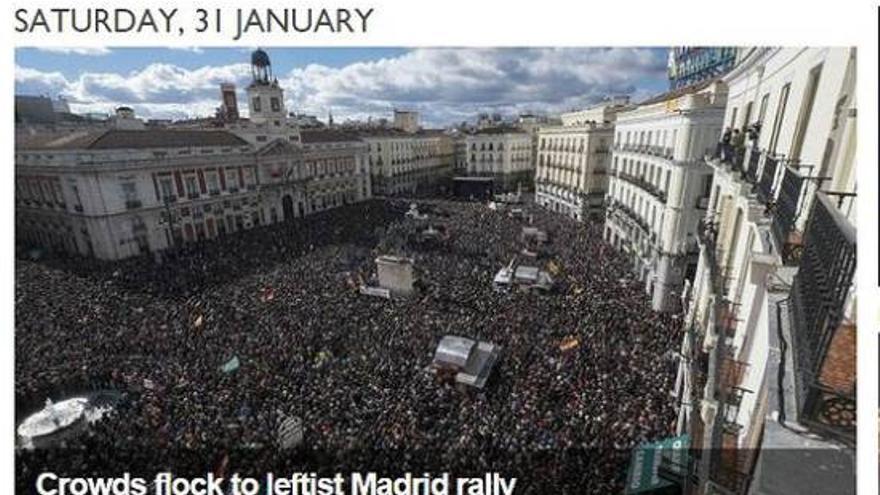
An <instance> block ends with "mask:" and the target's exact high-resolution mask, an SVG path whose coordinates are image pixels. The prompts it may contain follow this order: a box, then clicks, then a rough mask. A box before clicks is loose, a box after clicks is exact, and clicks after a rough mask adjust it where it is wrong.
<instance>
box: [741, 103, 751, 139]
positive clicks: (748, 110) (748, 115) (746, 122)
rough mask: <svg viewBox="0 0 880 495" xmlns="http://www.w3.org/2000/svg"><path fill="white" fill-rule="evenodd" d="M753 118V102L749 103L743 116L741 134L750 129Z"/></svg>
mask: <svg viewBox="0 0 880 495" xmlns="http://www.w3.org/2000/svg"><path fill="white" fill-rule="evenodd" d="M751 118H752V102H749V103H748V104H747V105H746V112H745V114H744V115H743V123H742V126H741V132H746V129H748V127H749V120H750V119H751Z"/></svg>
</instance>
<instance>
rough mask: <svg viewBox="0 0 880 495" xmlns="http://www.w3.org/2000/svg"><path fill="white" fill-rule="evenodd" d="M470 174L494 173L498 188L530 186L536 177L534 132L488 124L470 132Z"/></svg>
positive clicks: (467, 151) (468, 160)
mask: <svg viewBox="0 0 880 495" xmlns="http://www.w3.org/2000/svg"><path fill="white" fill-rule="evenodd" d="M465 149H466V153H467V175H470V176H476V177H491V178H493V179H494V180H495V184H496V190H513V189H516V188H517V187H518V186H522V187H528V186H529V185H530V184H532V183H533V181H534V173H535V163H534V161H533V159H532V156H533V155H532V136H531V135H530V134H529V133H528V132H526V131H524V130H522V129H519V128H516V127H509V126H498V127H485V128H482V129H479V130H477V131H474V132H472V133H470V134H467V135H466V137H465Z"/></svg>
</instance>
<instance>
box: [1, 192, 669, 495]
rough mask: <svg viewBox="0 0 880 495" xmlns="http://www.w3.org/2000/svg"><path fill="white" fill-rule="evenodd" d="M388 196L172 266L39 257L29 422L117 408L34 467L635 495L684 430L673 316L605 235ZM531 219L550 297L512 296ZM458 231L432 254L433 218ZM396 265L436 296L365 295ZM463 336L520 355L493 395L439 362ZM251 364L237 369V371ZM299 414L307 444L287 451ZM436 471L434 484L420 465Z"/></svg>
mask: <svg viewBox="0 0 880 495" xmlns="http://www.w3.org/2000/svg"><path fill="white" fill-rule="evenodd" d="M419 205H420V208H421V209H422V211H423V212H425V213H427V215H428V219H427V220H419V219H413V218H408V217H407V216H405V215H404V211H406V209H407V207H408V203H407V202H405V201H380V200H374V201H370V202H367V203H361V204H357V205H350V206H345V207H340V208H337V209H334V210H331V211H327V212H324V213H320V214H316V215H313V216H310V217H308V218H306V219H302V220H297V221H294V222H291V223H287V224H283V225H273V226H266V227H260V228H257V229H254V230H251V231H248V232H243V233H239V234H236V235H232V236H228V237H227V238H225V239H222V240H214V241H207V242H206V243H205V244H202V245H192V246H190V247H188V248H186V249H181V250H180V251H178V252H176V253H174V254H173V255H169V256H165V257H163V259H162V260H161V262H158V261H156V260H155V259H154V258H152V257H149V258H139V259H131V260H125V261H121V262H116V263H106V262H97V261H89V260H84V259H63V258H50V259H44V260H40V261H39V262H34V261H30V260H24V259H20V260H18V261H17V263H16V274H15V283H16V288H15V297H16V303H15V316H16V324H15V325H16V328H15V332H16V334H15V335H16V339H15V346H16V363H15V378H16V383H15V395H16V404H17V406H16V407H17V414H18V415H19V419H21V416H22V415H24V414H27V413H29V412H33V410H34V409H35V408H39V407H40V406H41V405H42V403H43V402H44V401H45V399H46V398H52V399H53V400H58V399H63V398H66V397H70V396H71V395H76V394H80V393H87V392H88V391H93V390H113V391H117V392H119V393H120V396H121V399H120V400H119V402H118V404H117V406H116V407H115V409H114V411H113V412H112V413H110V414H107V415H105V417H104V418H103V419H102V420H100V421H99V422H97V423H95V424H93V425H91V426H90V427H89V428H87V429H86V430H85V431H84V433H83V434H81V435H78V436H76V437H74V438H71V439H65V441H64V442H63V445H59V446H58V448H56V449H38V450H27V449H18V450H17V466H18V467H17V470H18V474H19V476H18V483H19V486H20V487H22V488H23V487H24V485H25V484H27V483H30V482H31V481H32V480H33V477H34V476H35V474H36V473H39V472H42V471H44V470H46V469H49V468H51V469H52V470H53V471H55V472H56V473H59V474H62V473H68V474H78V475H83V474H96V473H97V474H107V473H111V474H113V473H115V474H119V473H122V472H126V471H129V472H136V471H138V470H140V471H142V472H143V473H144V474H145V475H149V473H155V472H159V471H173V472H175V473H181V474H186V473H193V474H199V473H204V472H206V471H218V470H219V471H220V472H221V473H228V472H242V473H248V472H252V473H253V474H254V475H256V474H259V473H264V472H266V471H269V470H272V471H275V472H278V473H288V474H289V473H291V472H294V471H299V470H302V469H308V470H311V471H316V472H321V471H326V472H331V473H332V472H336V471H341V470H349V471H350V470H359V471H363V470H366V469H365V468H369V470H378V471H383V472H388V473H392V474H394V473H396V474H398V475H399V474H402V473H403V472H406V471H415V470H424V471H431V472H440V471H449V472H452V473H453V474H456V473H458V472H462V473H465V472H466V473H483V472H487V471H491V472H499V473H501V474H502V475H507V476H517V475H518V476H519V477H520V480H519V482H518V485H517V493H547V492H548V490H555V493H569V492H572V491H577V492H578V493H619V492H620V491H621V490H622V488H623V483H624V478H625V474H626V470H627V466H628V464H629V459H630V456H631V453H632V449H633V448H634V447H636V446H638V445H639V444H641V443H643V442H647V441H653V440H659V439H661V438H664V437H668V436H671V435H673V434H674V424H675V405H676V399H675V398H674V397H673V396H672V394H671V391H672V389H673V386H674V381H675V369H676V366H677V365H676V362H677V361H676V353H677V351H678V348H679V345H680V342H681V328H680V323H679V321H678V320H677V317H676V316H675V315H669V314H660V313H655V312H652V311H651V310H650V305H649V304H648V301H647V299H646V296H645V293H644V290H643V286H642V284H641V283H640V282H638V281H637V280H635V279H633V278H632V275H631V270H630V266H629V265H628V262H627V260H626V259H625V258H624V257H623V256H622V255H620V254H619V253H617V252H615V251H614V250H613V249H612V248H611V247H610V246H608V245H607V244H606V243H605V242H604V241H603V240H602V233H601V228H602V227H601V224H599V223H590V222H587V223H583V224H580V223H575V222H573V221H572V220H570V219H568V218H564V217H561V216H555V215H553V214H551V213H548V212H544V211H542V210H540V209H537V208H536V207H533V206H532V205H526V206H525V207H524V208H525V210H526V215H525V216H526V218H528V219H519V218H513V217H512V216H510V215H508V214H507V212H505V211H503V210H498V211H495V210H491V209H489V208H487V207H486V205H485V204H480V203H459V202H449V201H442V200H432V201H422V200H420V201H419ZM529 221H531V222H532V223H533V225H535V226H537V227H538V228H540V229H542V230H544V231H545V232H547V233H548V234H549V236H550V242H549V243H548V244H547V245H546V246H545V247H544V248H543V251H544V252H543V253H542V257H541V258H539V260H538V262H539V263H541V265H542V266H543V267H545V268H546V269H548V271H551V272H552V273H553V275H554V278H555V279H556V282H557V284H556V285H557V287H556V290H554V291H553V292H551V293H549V294H538V293H531V292H518V291H513V292H509V293H501V292H496V291H494V290H493V287H492V279H493V275H494V274H495V272H496V271H497V270H498V269H499V268H501V267H502V266H504V265H506V264H507V263H508V262H509V261H510V260H511V258H512V257H513V256H515V255H517V254H518V253H520V251H521V250H522V243H521V240H520V232H521V228H522V226H523V225H524V224H526V223H528V222H529ZM429 223H430V224H432V225H434V226H435V227H438V229H437V230H438V231H439V232H441V233H442V236H440V237H439V239H437V240H435V241H434V242H431V243H424V242H420V239H419V237H418V234H419V232H420V231H421V229H423V228H424V227H425V225H427V224H429ZM380 254H403V255H407V256H410V257H411V258H413V260H414V263H415V270H416V274H417V277H418V284H417V285H418V291H417V294H416V295H415V296H413V297H410V298H406V299H392V300H385V299H381V298H374V297H369V296H365V295H361V294H360V293H359V291H358V290H357V289H358V285H359V284H360V283H364V282H367V283H369V280H370V279H371V278H372V277H374V276H375V263H374V260H375V258H376V257H377V256H378V255H380ZM444 335H460V336H464V337H470V338H474V339H478V340H483V341H489V342H492V343H495V344H497V345H499V346H501V349H502V350H501V357H500V359H499V361H498V363H497V365H496V368H495V369H494V371H493V376H492V377H491V378H490V381H489V383H488V384H487V386H486V388H485V389H483V390H464V389H461V388H458V387H456V386H454V385H453V384H449V383H445V382H442V381H438V380H437V379H436V377H435V376H434V375H432V374H429V373H426V372H425V368H426V366H428V365H429V364H430V362H431V358H432V356H433V353H434V350H435V349H436V346H437V343H438V342H439V341H440V339H441V338H442V337H443V336H444ZM233 362H234V365H232V364H231V363H233ZM292 417H296V418H300V419H301V420H302V425H303V427H304V435H303V443H302V445H301V447H299V448H298V449H295V450H292V451H282V450H280V449H279V440H278V432H279V425H280V424H281V423H282V422H283V421H284V420H285V418H292ZM418 472H421V471H418Z"/></svg>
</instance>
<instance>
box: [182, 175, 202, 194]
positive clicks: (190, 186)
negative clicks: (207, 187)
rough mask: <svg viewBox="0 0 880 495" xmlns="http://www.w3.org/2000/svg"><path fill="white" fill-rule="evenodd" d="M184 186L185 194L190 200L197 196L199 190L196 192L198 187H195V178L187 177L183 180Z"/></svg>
mask: <svg viewBox="0 0 880 495" xmlns="http://www.w3.org/2000/svg"><path fill="white" fill-rule="evenodd" d="M185 184H186V194H188V195H189V197H190V198H194V197H197V196H198V195H199V190H198V186H197V185H196V178H195V176H192V175H190V176H187V178H186V180H185Z"/></svg>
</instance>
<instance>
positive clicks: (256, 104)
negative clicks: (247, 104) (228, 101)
mask: <svg viewBox="0 0 880 495" xmlns="http://www.w3.org/2000/svg"><path fill="white" fill-rule="evenodd" d="M251 106H253V107H254V112H262V111H263V110H262V108H261V105H260V97H259V96H255V97H254V99H253V100H251Z"/></svg>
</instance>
